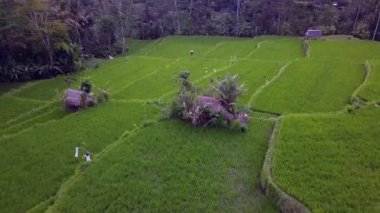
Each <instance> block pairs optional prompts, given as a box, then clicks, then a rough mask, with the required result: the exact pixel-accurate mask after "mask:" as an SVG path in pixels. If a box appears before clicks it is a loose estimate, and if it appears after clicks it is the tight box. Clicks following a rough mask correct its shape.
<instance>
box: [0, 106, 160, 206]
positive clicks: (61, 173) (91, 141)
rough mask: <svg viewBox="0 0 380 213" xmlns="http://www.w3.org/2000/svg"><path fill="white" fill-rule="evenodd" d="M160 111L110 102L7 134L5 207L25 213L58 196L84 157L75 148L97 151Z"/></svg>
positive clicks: (0, 169)
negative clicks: (77, 157)
mask: <svg viewBox="0 0 380 213" xmlns="http://www.w3.org/2000/svg"><path fill="white" fill-rule="evenodd" d="M158 114H159V113H158V109H157V108H156V107H153V106H148V105H145V104H143V103H134V104H124V103H114V102H109V103H107V104H104V105H99V106H97V107H96V108H91V109H88V110H85V111H81V112H78V113H74V114H71V115H70V116H66V117H65V118H64V119H61V120H57V121H55V122H49V123H46V124H42V125H37V126H35V127H33V128H31V129H28V130H27V131H23V132H20V133H19V134H15V135H12V136H11V137H5V138H2V139H1V140H0V156H1V161H0V174H1V175H0V188H1V189H2V190H1V192H0V209H1V210H2V211H5V212H21V211H22V212H25V211H26V210H28V209H30V208H32V207H33V206H35V205H37V204H38V203H39V202H41V201H44V200H46V199H48V198H50V197H51V196H54V194H55V193H56V192H57V190H58V188H59V186H60V185H61V184H62V183H63V182H64V181H65V180H66V179H67V178H68V177H69V176H70V175H71V174H73V172H74V169H75V168H76V167H77V166H78V164H79V162H80V161H82V160H81V159H79V160H77V159H75V158H74V150H75V146H80V147H83V148H85V149H88V150H90V152H91V153H92V154H96V153H98V152H100V151H101V150H103V149H104V148H105V147H107V146H108V145H109V144H112V143H113V142H115V141H116V140H118V138H119V137H120V136H121V135H122V134H123V132H125V131H126V130H132V129H134V128H136V127H137V126H139V125H140V124H142V123H143V122H144V121H145V120H147V119H154V117H155V116H157V115H158ZM82 154H83V153H82ZM20 195H22V196H20Z"/></svg>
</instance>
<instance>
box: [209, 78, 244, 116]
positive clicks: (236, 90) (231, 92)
mask: <svg viewBox="0 0 380 213" xmlns="http://www.w3.org/2000/svg"><path fill="white" fill-rule="evenodd" d="M238 80H239V77H238V76H237V75H234V76H225V77H224V78H222V79H220V80H218V81H216V82H215V84H214V85H212V86H211V89H212V90H213V91H214V92H215V93H216V94H217V97H218V98H220V100H222V102H223V104H224V105H225V106H227V107H228V110H229V111H230V112H232V113H233V112H235V105H236V103H237V98H238V97H239V96H240V95H241V94H242V93H243V92H244V90H245V89H244V84H241V85H239V83H238Z"/></svg>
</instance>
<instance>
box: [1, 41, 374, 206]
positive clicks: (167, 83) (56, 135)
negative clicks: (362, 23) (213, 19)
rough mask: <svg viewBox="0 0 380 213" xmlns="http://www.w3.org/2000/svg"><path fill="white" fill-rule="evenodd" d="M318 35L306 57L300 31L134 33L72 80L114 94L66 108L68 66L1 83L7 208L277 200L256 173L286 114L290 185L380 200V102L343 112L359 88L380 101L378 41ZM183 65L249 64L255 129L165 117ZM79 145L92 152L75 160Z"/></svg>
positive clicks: (244, 67)
mask: <svg viewBox="0 0 380 213" xmlns="http://www.w3.org/2000/svg"><path fill="white" fill-rule="evenodd" d="M310 43H311V45H310V53H311V58H308V59H305V58H304V52H303V49H302V40H301V38H298V37H279V36H263V37H258V38H255V39H249V38H244V39H240V38H229V37H205V36H191V37H188V36H169V37H165V38H161V39H157V40H154V41H139V40H133V39H128V40H127V45H128V46H129V54H128V55H127V56H120V57H115V59H113V60H102V64H101V65H100V66H93V68H91V69H88V70H86V71H84V72H79V73H75V74H72V75H71V76H70V77H73V78H74V79H75V81H74V82H73V84H72V88H79V85H80V82H81V81H82V80H83V79H89V80H90V81H92V82H93V83H94V85H95V87H94V88H95V90H96V89H98V88H101V89H105V90H107V91H108V92H109V94H110V97H111V99H110V102H108V103H104V104H100V105H97V106H95V107H94V108H89V109H85V110H82V111H79V112H76V113H65V112H64V111H63V109H62V102H61V97H62V95H63V91H64V89H65V88H66V84H65V82H64V80H63V78H62V77H58V78H55V79H50V80H41V81H35V82H29V83H18V84H0V94H1V95H0V156H1V157H0V189H1V190H0V212H25V211H27V210H29V209H31V208H33V207H36V208H35V210H37V211H38V212H42V211H44V210H46V208H47V207H49V206H50V205H52V204H55V205H54V207H56V208H55V209H52V210H53V212H54V211H63V212H83V211H84V212H103V211H109V212H123V211H148V212H150V211H152V212H157V211H159V212H177V211H183V210H185V211H205V212H208V211H214V212H215V211H218V212H220V211H223V212H273V211H276V209H274V208H273V205H272V204H271V202H270V201H268V199H267V198H266V197H264V195H263V194H262V193H261V192H260V191H259V190H258V185H259V182H258V181H259V176H260V170H261V164H262V162H263V159H264V155H265V152H266V149H267V141H268V137H269V134H270V132H271V130H272V127H273V122H275V121H276V120H277V119H279V118H280V114H282V118H283V119H284V120H283V123H282V124H283V126H282V128H281V131H280V135H279V141H278V147H277V149H276V151H275V157H274V165H273V168H272V172H273V174H274V181H275V182H276V183H277V184H278V185H279V186H280V187H281V188H282V189H283V190H284V191H286V192H288V193H289V194H291V195H293V196H295V197H296V198H297V199H299V200H300V201H301V202H303V203H305V204H306V205H307V206H308V207H310V208H311V209H312V210H313V211H316V212H339V211H342V212H350V211H351V212H360V211H363V212H376V211H378V210H379V209H380V207H379V204H378V203H380V201H379V197H380V195H379V190H377V189H378V188H379V187H378V186H379V185H380V183H379V180H380V178H379V176H380V175H379V171H380V170H379V161H378V159H379V158H378V157H377V156H380V155H379V154H380V153H379V150H380V147H379V143H377V142H378V138H379V136H380V135H379V134H378V131H377V125H378V124H377V123H378V122H377V121H378V119H379V108H376V107H374V106H373V105H371V106H367V107H365V108H364V109H361V110H358V111H354V112H353V113H352V114H345V113H344V111H343V110H344V109H345V107H347V105H348V104H349V101H350V99H351V97H352V96H353V95H358V96H359V97H362V98H364V99H368V100H369V101H370V102H378V101H380V96H379V94H380V92H379V91H380V90H379V88H380V87H379V82H378V81H379V80H378V79H380V78H379V75H378V70H379V69H380V67H379V62H378V61H376V59H377V58H378V57H379V56H380V55H379V51H378V50H379V48H380V45H379V44H378V43H375V42H369V41H349V40H329V41H322V40H316V41H311V42H310ZM190 50H194V51H195V54H194V55H193V56H191V55H190ZM231 56H233V58H232V59H234V56H236V61H231ZM367 60H369V61H370V63H371V65H372V72H371V75H370V76H369V81H368V82H367V84H364V86H362V87H360V90H359V89H358V88H359V86H360V85H362V83H363V82H364V80H365V67H364V62H365V61H367ZM285 65H288V66H285ZM184 70H187V71H190V73H191V75H190V79H191V80H192V82H194V84H195V85H196V86H199V87H201V88H203V89H207V88H208V87H209V84H210V81H211V80H212V79H217V78H220V77H223V76H225V75H226V74H230V75H234V74H239V76H240V82H241V83H244V84H245V86H246V89H247V91H246V92H245V93H244V94H243V95H242V96H241V97H240V99H239V104H240V105H242V104H250V105H251V106H252V108H253V109H254V110H255V111H254V112H252V113H251V114H250V116H251V117H252V118H253V120H251V121H250V123H249V131H248V132H247V133H246V134H241V133H238V132H234V131H230V130H226V129H203V128H194V127H192V126H191V125H189V124H185V123H184V122H177V121H163V122H158V120H159V118H160V117H161V109H160V108H159V107H157V106H156V105H159V104H161V101H167V102H169V101H170V99H171V98H172V97H173V96H174V95H175V94H176V91H177V89H178V88H177V86H176V83H175V79H176V78H177V76H178V74H179V72H181V71H184ZM354 91H359V92H358V94H356V93H355V94H353V93H354ZM147 102H150V104H148V103H147ZM335 111H338V112H339V113H335ZM325 112H329V113H325ZM294 113H296V114H294ZM297 113H302V114H297ZM324 113H325V114H324ZM153 123H154V124H153ZM152 124H153V125H152ZM75 146H81V147H83V148H85V149H89V150H90V151H91V153H92V154H93V156H94V161H93V162H92V163H91V164H90V165H83V160H82V159H79V160H78V159H75V158H74V148H75ZM82 154H83V153H82ZM75 172H77V173H76V175H74V173H75ZM69 177H72V178H71V179H70V181H72V182H70V184H68V185H66V184H65V183H67V182H66V181H67V180H68V179H69ZM60 189H61V190H60ZM58 192H59V194H57V193H58Z"/></svg>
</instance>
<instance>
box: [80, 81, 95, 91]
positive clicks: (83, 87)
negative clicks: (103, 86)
mask: <svg viewBox="0 0 380 213" xmlns="http://www.w3.org/2000/svg"><path fill="white" fill-rule="evenodd" d="M91 89H92V83H91V81H90V80H88V79H86V80H83V81H82V83H81V85H80V90H82V91H83V92H85V93H90V92H91Z"/></svg>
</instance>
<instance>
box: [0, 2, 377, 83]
mask: <svg viewBox="0 0 380 213" xmlns="http://www.w3.org/2000/svg"><path fill="white" fill-rule="evenodd" d="M379 21H380V1H378V0H365V1H358V0H0V81H1V80H27V79H32V78H46V77H51V76H54V75H57V74H65V73H67V72H73V71H77V70H79V69H81V68H82V64H81V59H82V58H83V57H85V56H91V55H94V56H96V57H106V56H108V55H113V54H118V53H125V52H126V50H127V48H126V46H127V45H126V44H125V38H126V37H132V38H139V39H154V38H158V37H162V36H166V35H174V34H179V35H226V36H227V35H228V36H244V37H250V36H256V35H263V34H274V35H303V33H304V32H305V30H306V29H308V28H319V29H322V30H323V31H324V33H325V34H353V35H355V36H357V37H359V38H365V39H380V36H379V35H378V33H377V31H378V25H379Z"/></svg>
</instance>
